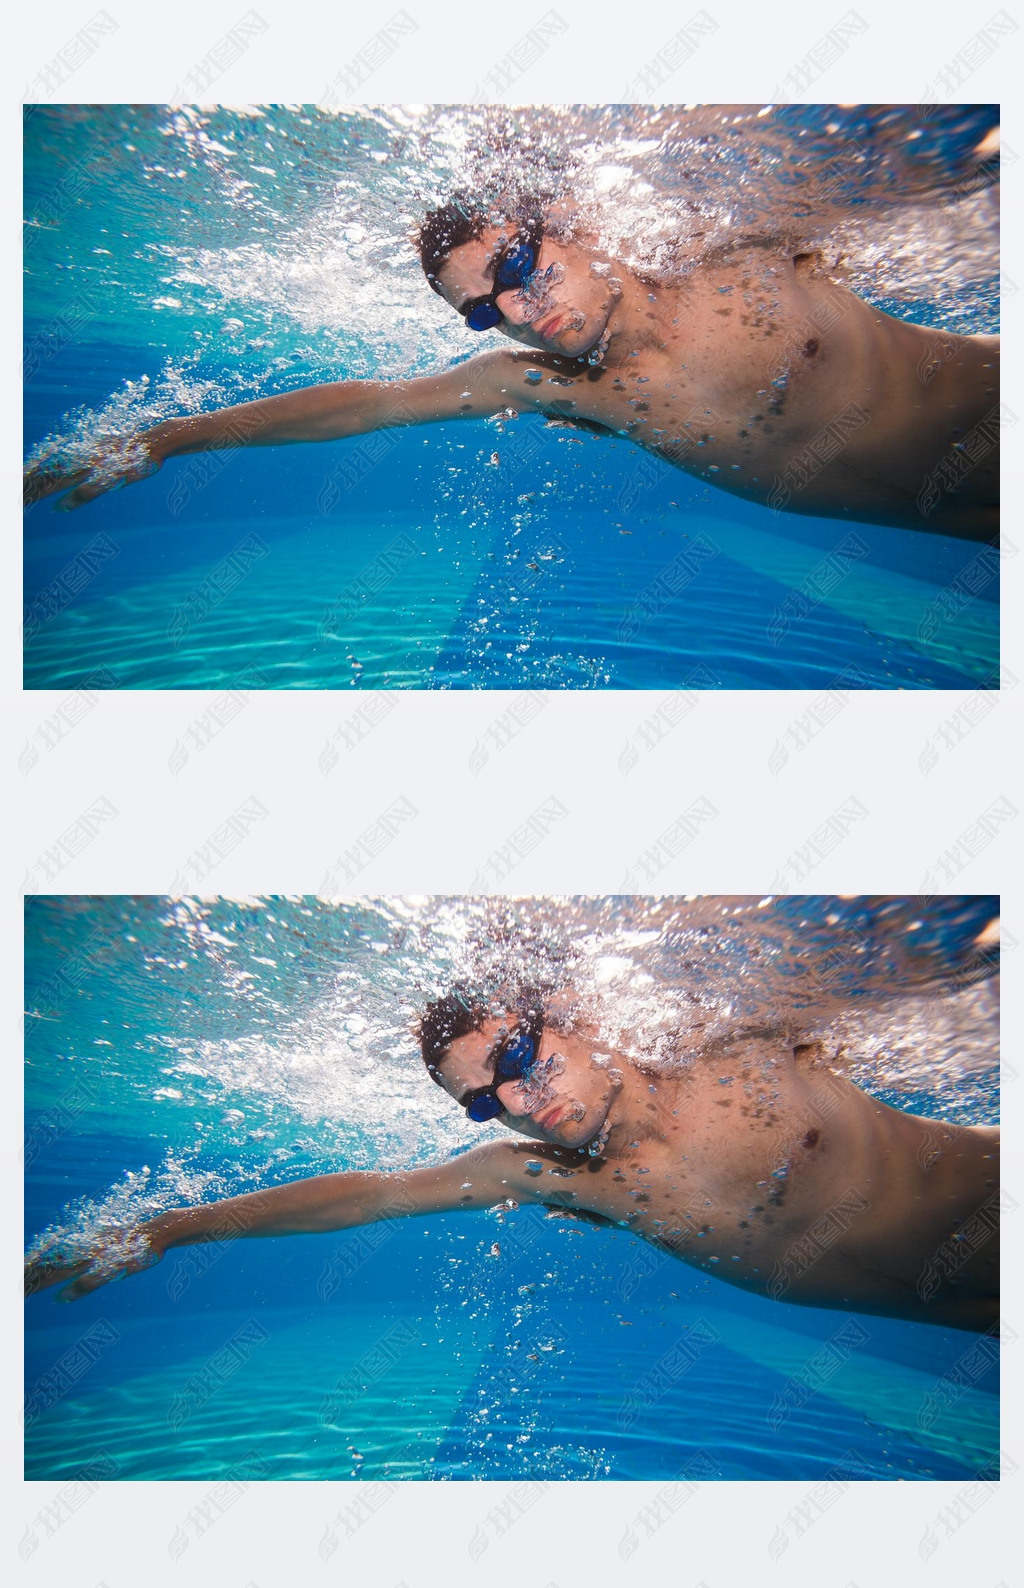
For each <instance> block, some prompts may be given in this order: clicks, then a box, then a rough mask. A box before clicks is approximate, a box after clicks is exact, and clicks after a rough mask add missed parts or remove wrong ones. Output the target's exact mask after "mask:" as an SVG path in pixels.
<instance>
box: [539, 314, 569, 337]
mask: <svg viewBox="0 0 1024 1588" xmlns="http://www.w3.org/2000/svg"><path fill="white" fill-rule="evenodd" d="M562 320H563V315H561V314H552V315H549V316H548V318H547V319H546V320H545V321H544V323H543V325H538V326H537V335H538V336H544V337H547V336H550V335H551V334H552V332H553V331H554V330H555V329H556V328H557V327H558V326H559V325H561V323H562Z"/></svg>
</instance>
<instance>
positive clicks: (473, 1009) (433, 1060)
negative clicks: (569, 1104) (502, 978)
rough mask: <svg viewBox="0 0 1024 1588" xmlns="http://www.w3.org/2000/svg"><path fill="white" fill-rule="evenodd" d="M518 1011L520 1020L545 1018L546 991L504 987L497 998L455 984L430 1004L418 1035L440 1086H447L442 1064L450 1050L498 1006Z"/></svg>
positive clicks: (517, 1014) (425, 1059)
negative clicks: (488, 997)
mask: <svg viewBox="0 0 1024 1588" xmlns="http://www.w3.org/2000/svg"><path fill="white" fill-rule="evenodd" d="M499 1007H501V1008H504V1010H505V1011H506V1012H507V1013H509V1014H512V1013H514V1014H515V1015H516V1017H517V1019H519V1020H523V1019H525V1018H527V1017H529V1016H534V1017H537V1016H539V1017H540V1018H542V1019H543V1018H544V1017H545V998H544V993H543V991H542V990H541V989H540V988H539V987H517V988H512V989H510V988H504V989H502V991H501V993H500V994H498V995H496V997H495V998H494V1000H493V1001H488V1000H487V999H485V998H483V997H481V996H480V994H478V993H473V992H471V991H470V990H469V988H467V987H453V988H452V990H451V992H448V993H445V995H444V996H443V997H442V998H436V999H434V1000H433V1002H431V1003H428V1004H427V1007H426V1008H425V1009H424V1011H423V1014H422V1016H421V1018H420V1022H419V1026H418V1027H417V1031H416V1035H417V1036H418V1038H419V1043H420V1051H421V1053H422V1055H423V1062H424V1064H425V1065H426V1067H427V1074H428V1075H429V1076H430V1078H431V1080H432V1081H436V1082H437V1084H438V1086H443V1085H444V1082H443V1081H442V1079H441V1065H442V1064H443V1063H444V1060H445V1057H446V1056H447V1053H448V1049H449V1048H450V1047H451V1045H452V1043H453V1042H457V1041H458V1040H459V1038H460V1037H464V1036H468V1034H469V1032H470V1031H479V1030H480V1027H481V1026H482V1025H483V1023H484V1021H485V1020H486V1019H487V1018H488V1017H489V1016H490V1015H491V1014H492V1013H493V1012H494V1011H495V1010H496V1009H497V1008H499Z"/></svg>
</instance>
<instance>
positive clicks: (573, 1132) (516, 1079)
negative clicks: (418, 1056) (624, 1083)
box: [419, 988, 617, 1147]
mask: <svg viewBox="0 0 1024 1588" xmlns="http://www.w3.org/2000/svg"><path fill="white" fill-rule="evenodd" d="M560 1024H561V1023H560ZM419 1038H420V1045H421V1047H422V1051H423V1061H424V1063H425V1064H426V1066H427V1070H428V1071H429V1073H430V1075H431V1077H432V1079H433V1080H434V1081H436V1082H437V1084H438V1085H439V1086H441V1087H443V1088H444V1090H445V1091H446V1092H447V1093H448V1095H449V1097H451V1098H453V1099H454V1100H455V1101H456V1102H457V1103H459V1104H466V1103H471V1102H472V1101H473V1100H475V1099H477V1098H479V1097H481V1096H489V1095H493V1096H494V1097H495V1098H496V1100H497V1102H498V1103H499V1104H500V1106H501V1112H500V1113H499V1114H497V1115H496V1116H495V1117H496V1119H497V1122H498V1123H499V1124H502V1125H506V1126H508V1128H509V1129H511V1130H516V1131H519V1132H520V1133H521V1134H522V1135H524V1136H532V1137H534V1138H535V1139H536V1140H539V1141H548V1142H557V1143H559V1144H560V1145H562V1146H566V1147H581V1146H583V1145H584V1144H585V1143H586V1142H588V1141H591V1140H592V1139H593V1138H594V1137H595V1136H596V1135H598V1134H599V1133H600V1132H601V1130H602V1128H603V1127H604V1126H605V1124H606V1121H607V1116H608V1108H609V1105H610V1103H611V1101H612V1098H613V1097H614V1095H615V1092H616V1089H617V1087H616V1080H615V1072H614V1071H611V1070H610V1069H609V1067H608V1065H607V1062H605V1063H595V1062H594V1059H593V1057H592V1055H591V1053H590V1044H589V1043H587V1042H586V1041H584V1040H583V1039H582V1038H581V1037H578V1036H577V1035H575V1034H574V1033H572V1032H571V1031H566V1030H565V1029H560V1030H555V1029H554V1028H553V1027H552V1026H550V1025H549V1024H547V1019H546V1009H545V1000H544V997H543V995H542V994H541V993H540V992H539V991H538V990H537V989H534V988H529V989H524V990H523V991H521V992H520V993H518V994H516V995H515V996H513V997H511V998H508V999H506V1000H505V1004H504V1007H502V1006H501V1005H500V1004H499V1005H497V1006H495V1005H488V1004H487V1003H485V1002H484V1001H482V1000H481V999H479V998H477V997H474V996H473V995H472V994H470V993H468V992H466V991H465V990H463V989H456V990H455V991H454V992H452V993H449V994H448V995H447V996H446V997H444V998H439V999H438V1000H437V1001H436V1002H434V1003H431V1004H428V1005H427V1008H426V1010H425V1012H424V1015H423V1018H422V1020H421V1021H420V1026H419ZM527 1056H528V1061H527V1062H524V1060H527ZM509 1070H511V1071H512V1075H511V1076H507V1078H505V1079H502V1074H503V1073H506V1075H507V1071H509Z"/></svg>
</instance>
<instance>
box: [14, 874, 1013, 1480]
mask: <svg viewBox="0 0 1024 1588" xmlns="http://www.w3.org/2000/svg"><path fill="white" fill-rule="evenodd" d="M915 905H916V906H919V905H920V901H897V902H896V903H895V904H893V905H891V906H887V905H886V904H885V902H884V901H879V900H871V901H848V902H846V903H841V902H840V901H838V900H835V899H806V900H801V899H791V900H778V901H776V902H775V903H774V904H773V905H771V906H770V907H769V906H764V905H763V904H762V903H761V901H758V900H747V901H743V900H730V901H725V902H724V903H723V904H722V905H719V904H717V903H716V902H715V901H692V902H689V903H687V902H684V901H681V900H675V901H672V900H669V901H644V900H629V899H616V900H565V901H557V902H555V901H552V902H551V903H548V904H546V903H544V902H543V901H522V902H519V903H515V902H514V901H505V902H501V901H490V902H488V901H486V900H464V901H460V900H441V899H438V900H429V899H420V900H406V901H401V900H366V901H361V902H360V903H358V904H356V903H353V902H351V901H350V902H347V903H346V902H341V901H335V902H331V901H321V900H315V899H291V900H285V899H267V900H262V901H260V900H251V901H228V900H221V901H208V902H204V903H199V902H198V901H168V900H149V899H139V900H129V899H117V898H108V899H95V900H88V899H66V900H61V899H52V898H49V899H47V898H37V899H34V900H30V901H29V903H28V914H27V931H28V935H27V971H26V998H27V1002H26V1008H27V1010H28V1017H27V1020H26V1038H27V1061H28V1068H27V1090H26V1222H27V1234H28V1237H29V1240H30V1241H34V1240H36V1239H37V1238H38V1237H39V1236H40V1235H41V1234H42V1233H43V1232H44V1231H49V1236H48V1238H49V1239H54V1240H58V1241H60V1242H61V1243H63V1244H64V1245H65V1246H68V1247H69V1249H73V1247H74V1244H75V1243H76V1242H78V1241H82V1240H85V1241H88V1239H89V1232H90V1231H95V1230H96V1229H98V1228H99V1227H101V1226H102V1225H103V1224H105V1223H110V1222H119V1221H124V1220H127V1219H131V1218H133V1217H134V1218H137V1217H142V1216H146V1215H147V1214H150V1213H152V1212H154V1211H156V1210H158V1209H161V1208H167V1207H174V1206H182V1205H185V1204H187V1203H190V1202H197V1201H210V1200H215V1199H217V1198H218V1197H223V1196H227V1195H231V1194H234V1193H237V1192H239V1191H243V1190H251V1189H254V1188H256V1187H259V1186H265V1185H270V1184H275V1183H279V1182H283V1181H286V1180H291V1179H296V1178H300V1177H304V1176H307V1175H311V1174H316V1173H323V1172H328V1171H336V1170H339V1169H367V1168H399V1167H403V1166H411V1165H416V1164H419V1163H425V1162H430V1161H434V1160H436V1159H438V1158H444V1157H447V1156H449V1155H451V1154H452V1153H458V1152H459V1151H462V1150H464V1149H465V1148H466V1147H467V1146H469V1145H471V1144H472V1143H474V1142H475V1141H477V1140H479V1139H480V1134H481V1130H482V1131H483V1133H484V1135H486V1133H487V1132H488V1131H493V1132H495V1133H497V1130H498V1127H493V1126H488V1127H481V1128H474V1127H470V1126H469V1125H468V1124H467V1122H466V1121H465V1120H464V1119H463V1117H462V1116H461V1115H459V1114H458V1113H457V1111H455V1110H454V1109H452V1108H451V1106H450V1104H448V1103H447V1101H446V1099H445V1098H444V1096H443V1094H442V1093H441V1092H440V1091H439V1090H438V1089H437V1088H435V1087H432V1086H430V1085H429V1084H428V1082H427V1080H426V1078H425V1076H424V1074H423V1069H422V1065H421V1063H420V1061H419V1058H418V1056H417V1053H416V1050H415V1044H414V1043H413V1040H412V1037H411V1034H410V1025H411V1021H412V1019H413V1017H414V1015H415V1013H416V1012H417V1010H418V1009H419V1008H420V1007H422V1001H423V999H424V998H425V997H427V996H431V995H432V994H433V993H435V992H436V991H437V990H438V989H439V988H440V987H442V986H447V985H448V984H449V983H450V981H451V980H452V979H454V978H455V977H456V976H458V975H464V974H467V973H469V974H472V975H473V976H474V978H476V979H477V980H478V982H479V983H480V984H481V985H485V984H486V983H487V980H488V977H491V978H495V977H499V976H500V975H501V974H502V973H503V972H505V971H507V969H508V967H509V964H510V963H513V962H514V963H515V965H517V966H518V967H520V968H522V969H523V971H524V972H525V973H529V974H535V973H540V972H542V971H544V970H545V968H546V970H547V972H548V973H549V974H551V973H553V972H555V971H558V972H559V973H560V974H561V976H563V977H565V978H567V979H568V980H570V981H571V983H572V985H574V986H575V987H577V988H578V989H580V990H581V994H582V995H585V996H586V998H587V1000H588V1002H592V1003H593V1006H594V1007H595V1008H596V1009H597V1010H598V1011H599V1013H600V1018H601V1019H602V1021H607V1022H609V1023H612V1024H614V1023H618V1022H624V1023H625V1025H626V1028H627V1029H636V1030H643V1031H647V1032H655V1033H657V1032H661V1033H662V1034H663V1035H664V1034H665V1033H667V1032H671V1031H675V1030H678V1029H680V1028H683V1029H685V1028H686V1027H687V1026H688V1025H692V1024H693V1023H694V1022H695V1021H696V1020H697V1019H698V1018H699V1020H700V1021H701V1023H702V1027H703V1028H706V1029H708V1030H719V1031H725V1030H727V1029H729V1026H730V1023H731V1022H735V1021H736V1020H741V1021H747V1020H750V1019H758V1020H760V1019H764V1018H766V1017H767V1015H768V1014H769V1012H770V1010H771V1009H772V1008H773V1007H775V1008H779V1007H782V1005H783V1004H784V1005H785V1007H786V1008H788V1009H789V1010H792V1009H793V1008H794V1007H796V1006H798V1007H799V1008H800V1009H801V1015H800V1021H801V1024H802V1027H803V1028H804V1029H806V1030H808V1031H812V1030H813V1031H816V1032H819V1033H821V1034H822V1035H823V1037H824V1038H825V1040H828V1041H832V1042H833V1043H835V1044H838V1042H839V1041H840V1039H841V1040H842V1042H843V1044H844V1046H845V1054H844V1058H843V1060H842V1063H843V1065H844V1067H845V1068H846V1070H847V1073H849V1074H850V1075H851V1076H852V1077H853V1078H855V1079H856V1080H857V1081H858V1083H859V1084H860V1085H862V1086H864V1087H866V1088H867V1089H868V1090H869V1091H872V1092H874V1093H875V1095H878V1096H880V1097H884V1098H885V1100H886V1101H888V1102H890V1103H893V1104H894V1105H895V1106H897V1107H900V1106H902V1107H906V1108H911V1109H912V1110H913V1111H914V1112H917V1113H924V1114H934V1115H935V1116H937V1117H941V1118H943V1119H947V1120H954V1121H957V1122H961V1123H972V1122H974V1123H986V1122H992V1121H994V1120H996V1119H997V1118H998V1079H997V1053H998V1045H997V1018H998V1017H997V1002H996V990H995V982H994V980H993V979H992V978H991V976H990V975H989V974H988V972H989V971H990V970H991V968H992V967H991V964H990V963H989V962H988V961H987V960H984V961H979V960H978V959H977V958H976V956H974V955H972V953H971V951H970V948H969V945H970V942H971V940H972V939H973V937H974V936H975V935H976V933H977V932H978V930H979V929H980V927H981V926H982V925H983V924H985V923H986V921H987V920H988V919H990V918H991V915H992V914H993V912H994V910H995V909H996V908H997V903H996V901H993V900H991V899H981V898H978V899H973V898H971V899H961V900H956V899H950V900H942V901H937V902H936V903H935V905H934V906H933V907H932V908H931V909H930V910H929V911H928V912H927V913H926V915H925V916H924V917H923V918H922V917H921V916H920V915H919V914H915V910H914V907H915ZM759 906H760V907H759ZM912 921H916V922H917V923H918V924H917V925H916V927H914V929H913V931H908V930H907V928H908V926H909V924H910V923H911V922H912ZM854 944H855V946H856V953H855V954H854V953H851V945H854ZM698 957H699V962H700V966H701V970H700V972H699V973H698V972H697V971H696V970H695V969H693V968H692V967H694V965H695V963H696V961H697V959H698ZM815 967H817V969H815ZM826 967H827V969H826ZM979 977H980V978H981V979H978V978H979ZM923 1032H926V1033H927V1044H926V1051H927V1059H926V1060H922V1057H921V1055H922V1042H921V1038H922V1033H923ZM837 1062H838V1061H837ZM470 1131H472V1134H470ZM53 1295H54V1292H52V1291H48V1292H42V1293H40V1294H39V1295H36V1296H34V1297H32V1298H30V1299H29V1301H28V1303H27V1311H26V1397H27V1399H26V1475H27V1476H28V1477H30V1478H64V1477H68V1476H70V1475H71V1474H73V1473H78V1472H80V1471H81V1470H82V1468H83V1467H85V1466H86V1465H88V1464H89V1463H90V1462H97V1461H101V1460H102V1461H104V1462H106V1463H108V1465H107V1466H105V1467H104V1472H105V1474H106V1475H108V1476H110V1477H113V1478H117V1479H141V1478H161V1479H163V1478H171V1479H178V1478H203V1479H216V1478H221V1477H225V1476H229V1475H231V1474H235V1475H237V1473H238V1472H239V1471H240V1470H241V1468H242V1467H246V1468H247V1470H249V1471H250V1473H251V1475H254V1476H261V1477H273V1478H289V1479H292V1478H294V1479H306V1478H314V1479H322V1478H331V1479H349V1478H361V1479H370V1478H388V1477H394V1478H403V1477H417V1478H429V1479H434V1480H444V1479H466V1478H523V1477H531V1478H537V1477H544V1478H580V1479H586V1480H595V1481H596V1480H603V1479H606V1478H631V1479H632V1478H670V1477H677V1476H678V1475H679V1474H680V1472H681V1471H682V1470H683V1469H687V1470H689V1471H691V1472H694V1473H697V1474H698V1475H700V1476H704V1477H709V1478H722V1479H730V1478H801V1479H813V1478H818V1477H824V1476H826V1475H828V1474H832V1475H835V1473H836V1469H837V1465H838V1466H840V1467H842V1468H843V1471H844V1473H845V1474H846V1475H847V1476H850V1477H854V1478H864V1479H866V1478H885V1479H892V1478H902V1479H909V1480H919V1479H929V1478H940V1479H957V1480H960V1479H965V1478H967V1477H969V1476H975V1475H977V1474H978V1473H979V1471H985V1470H988V1468H989V1466H990V1464H991V1463H992V1462H993V1461H995V1460H996V1450H997V1441H998V1409H999V1402H998V1373H997V1366H996V1362H995V1343H994V1342H993V1341H991V1340H989V1339H988V1338H987V1337H981V1340H980V1345H979V1337H976V1336H973V1335H969V1334H965V1333H962V1332H958V1331H950V1330H946V1329H941V1328H935V1327H931V1326H926V1325H920V1324H910V1323H902V1322H897V1321H893V1320H888V1319H883V1318H876V1317H867V1316H863V1315H856V1314H850V1313H847V1312H845V1311H831V1310H818V1309H811V1308H801V1307H796V1306H791V1305H788V1304H786V1303H780V1302H770V1301H767V1300H765V1299H762V1298H759V1297H757V1296H753V1295H748V1294H746V1293H744V1292H741V1291H739V1290H736V1289H734V1288H732V1287H730V1286H728V1285H726V1284H725V1283H724V1282H722V1281H720V1280H717V1279H715V1278H712V1277H710V1276H709V1275H708V1274H706V1273H704V1272H702V1271H699V1270H696V1269H691V1268H689V1267H687V1266H686V1265H684V1264H683V1263H681V1262H678V1261H676V1260H673V1259H670V1258H667V1257H665V1256H663V1255H662V1254H660V1253H659V1252H657V1251H655V1250H654V1249H653V1248H652V1247H649V1246H647V1245H645V1244H644V1243H643V1242H640V1241H638V1240H636V1239H635V1238H634V1237H633V1236H632V1235H631V1234H630V1233H629V1232H628V1231H627V1230H624V1229H599V1228H595V1227H593V1226H591V1225H588V1224H583V1223H580V1222H579V1221H577V1220H572V1219H567V1218H563V1217H548V1216H546V1215H545V1214H544V1212H543V1210H540V1209H534V1208H522V1209H519V1210H518V1211H516V1212H511V1213H510V1212H503V1211H501V1210H498V1211H491V1212H481V1213H472V1214H459V1215H445V1216H436V1217H431V1218H429V1219H422V1220H420V1219H408V1220H396V1221H393V1222H389V1223H386V1224H382V1225H377V1226H371V1227H366V1228H364V1229H357V1230H350V1231H344V1232H336V1233H333V1234H328V1235H324V1236H315V1237H314V1236H301V1237H292V1238H288V1239H278V1240H263V1241H260V1240H256V1241H234V1242H232V1241H225V1242H222V1243H219V1244H213V1245H209V1246H204V1247H194V1248H184V1249H181V1250H178V1251H176V1252H172V1253H169V1254H168V1256H167V1257H166V1258H165V1259H164V1261H163V1262H162V1263H161V1264H159V1265H158V1266H157V1267H155V1268H153V1269H150V1270H148V1271H146V1272H145V1273H142V1274H140V1275H138V1276H135V1277H134V1278H132V1279H131V1280H130V1281H128V1282H126V1283H123V1284H118V1285H112V1286H107V1287H105V1288H103V1289H101V1290H99V1291H98V1292H97V1293H96V1294H95V1295H93V1296H92V1297H87V1298H85V1299H84V1300H82V1301H80V1302H78V1303H76V1304H75V1305H74V1306H73V1307H70V1308H63V1307H59V1306H55V1305H54V1302H53ZM965 1364H966V1366H965ZM110 1464H112V1466H111V1465H110ZM694 1464H695V1465H694Z"/></svg>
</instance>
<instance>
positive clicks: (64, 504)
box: [53, 476, 124, 513]
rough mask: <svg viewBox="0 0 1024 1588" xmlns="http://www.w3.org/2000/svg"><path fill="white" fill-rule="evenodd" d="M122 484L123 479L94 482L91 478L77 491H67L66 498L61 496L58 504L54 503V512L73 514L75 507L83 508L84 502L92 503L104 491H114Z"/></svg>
mask: <svg viewBox="0 0 1024 1588" xmlns="http://www.w3.org/2000/svg"><path fill="white" fill-rule="evenodd" d="M123 484H124V477H123V476H122V477H121V479H119V480H111V479H109V478H108V479H105V480H94V479H92V478H91V477H90V478H89V479H87V480H86V481H85V482H84V484H82V485H80V486H78V488H77V490H74V491H69V492H68V494H67V496H62V497H61V499H60V501H59V502H54V504H53V507H54V512H57V513H73V512H74V510H75V508H76V507H84V506H85V504H86V502H94V501H95V500H96V498H97V496H102V495H103V493H104V492H105V491H116V490H117V488H118V486H120V485H123Z"/></svg>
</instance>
